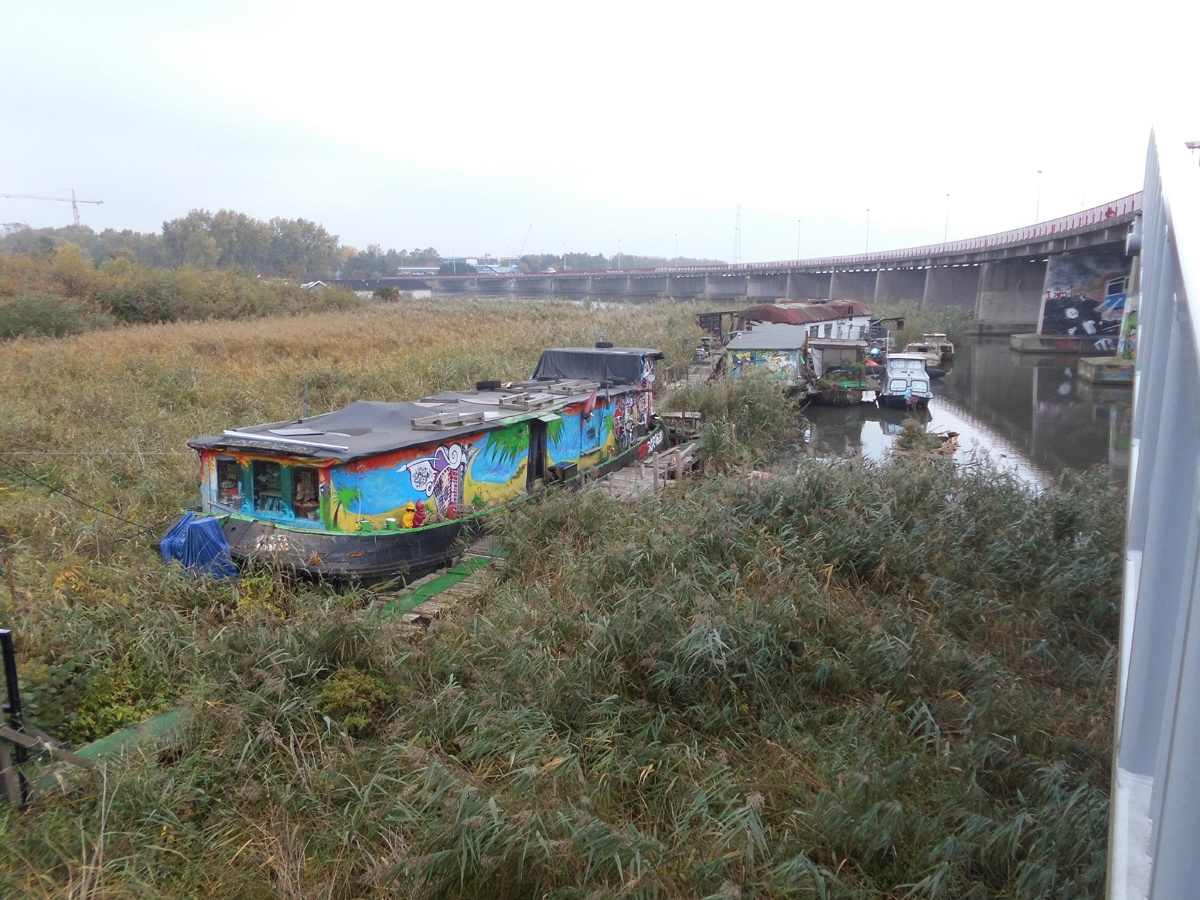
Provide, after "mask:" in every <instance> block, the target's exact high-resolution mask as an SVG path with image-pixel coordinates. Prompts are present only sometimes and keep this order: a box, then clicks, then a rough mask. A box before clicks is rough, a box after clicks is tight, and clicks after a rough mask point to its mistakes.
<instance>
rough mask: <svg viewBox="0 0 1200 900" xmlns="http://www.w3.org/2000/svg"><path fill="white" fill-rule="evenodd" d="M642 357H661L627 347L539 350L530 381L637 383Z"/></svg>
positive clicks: (654, 351) (655, 353)
mask: <svg viewBox="0 0 1200 900" xmlns="http://www.w3.org/2000/svg"><path fill="white" fill-rule="evenodd" d="M643 357H649V358H650V359H662V358H663V353H662V351H661V350H639V349H634V348H631V347H597V348H595V349H591V348H588V347H583V348H580V347H569V348H564V349H558V350H543V351H542V358H541V360H539V362H538V365H537V370H536V371H535V372H534V373H533V377H534V380H538V379H549V378H578V379H581V380H585V381H610V382H612V383H613V384H639V383H640V382H641V380H642V366H643V362H642V360H643Z"/></svg>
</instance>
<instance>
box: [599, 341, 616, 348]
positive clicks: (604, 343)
mask: <svg viewBox="0 0 1200 900" xmlns="http://www.w3.org/2000/svg"><path fill="white" fill-rule="evenodd" d="M612 345H613V342H612V341H596V346H597V347H599V348H601V349H604V348H607V347H611V346H612Z"/></svg>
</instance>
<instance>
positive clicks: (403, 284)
mask: <svg viewBox="0 0 1200 900" xmlns="http://www.w3.org/2000/svg"><path fill="white" fill-rule="evenodd" d="M325 284H335V285H337V286H338V287H343V288H346V289H347V290H350V291H354V293H356V294H358V296H360V297H373V296H375V291H377V290H378V289H379V288H395V289H396V290H397V291H399V292H400V293H401V294H402V295H404V296H407V297H412V298H413V299H415V300H420V299H423V298H426V297H432V296H433V288H432V287H430V286H429V282H427V281H422V280H421V279H420V278H331V279H328V280H326V281H324V282H321V281H313V282H310V283H309V284H306V285H304V286H305V287H306V288H308V287H313V286H316V285H325Z"/></svg>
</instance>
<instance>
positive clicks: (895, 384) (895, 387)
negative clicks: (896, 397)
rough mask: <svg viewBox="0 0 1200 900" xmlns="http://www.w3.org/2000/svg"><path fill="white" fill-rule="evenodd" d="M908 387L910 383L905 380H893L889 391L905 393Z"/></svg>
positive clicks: (889, 385)
mask: <svg viewBox="0 0 1200 900" xmlns="http://www.w3.org/2000/svg"><path fill="white" fill-rule="evenodd" d="M907 387H908V382H907V381H905V380H904V379H903V378H893V379H892V380H891V381H889V382H888V390H889V391H892V392H895V393H903V391H904V390H905V389H906V388H907Z"/></svg>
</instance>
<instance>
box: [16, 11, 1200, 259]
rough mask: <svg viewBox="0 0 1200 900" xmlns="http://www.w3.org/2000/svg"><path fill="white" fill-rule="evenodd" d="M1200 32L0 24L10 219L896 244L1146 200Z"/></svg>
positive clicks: (1136, 26)
mask: <svg viewBox="0 0 1200 900" xmlns="http://www.w3.org/2000/svg"><path fill="white" fill-rule="evenodd" d="M1196 33H1197V28H1196V21H1195V12H1194V7H1192V6H1191V4H1190V3H1185V2H1182V0H1179V2H1176V0H1149V2H1146V0H1139V2H1137V3H1127V2H1124V3H1116V2H1109V0H1089V2H1054V0H1012V2H1006V3H987V4H979V3H970V2H965V0H954V2H922V0H917V2H915V3H896V2H860V3H855V2H849V0H842V2H827V3H821V4H819V5H818V4H805V3H796V2H790V3H788V2H785V0H772V2H757V0H742V2H738V3H720V4H705V3H697V2H694V0H693V2H690V3H686V4H685V3H674V2H670V3H667V2H655V0H640V2H623V0H619V2H609V3H578V4H571V3H562V2H525V0H516V2H512V3H488V4H482V3H473V2H472V3H447V2H440V3H439V2H424V3H413V2H409V3H395V2H389V3H385V2H374V3H373V2H357V0H344V2H341V3H329V2H323V3H317V2H297V0H289V2H286V3H282V2H281V3H275V2H265V0H231V2H227V0H205V2H199V3H188V4H184V3H177V2H172V0H154V2H143V0H108V2H98V0H96V2H82V0H44V2H40V3H34V2H31V0H0V193H19V194H38V195H48V196H58V197H69V196H70V190H71V189H72V188H74V189H75V190H76V192H77V193H78V196H79V197H80V198H81V199H88V200H102V201H103V205H99V206H96V205H81V206H80V207H79V210H80V216H81V218H82V221H83V222H84V223H85V224H87V225H90V226H91V227H93V228H95V229H96V230H97V231H99V230H102V229H104V228H116V229H124V228H132V229H134V230H137V231H148V232H157V231H159V230H160V229H161V227H162V224H163V222H164V221H166V220H169V219H174V218H177V217H180V216H183V215H186V214H187V213H188V212H189V211H190V210H192V209H207V210H210V211H213V212H215V211H217V210H218V209H230V210H235V211H238V212H243V213H246V214H247V215H250V216H253V217H255V218H259V219H263V220H266V219H270V218H272V217H275V216H282V217H285V218H305V219H310V220H313V221H316V222H319V223H320V224H322V225H324V226H325V227H326V228H327V229H328V230H329V231H330V232H332V233H334V234H336V235H338V236H339V237H340V238H341V240H342V242H343V243H344V244H349V245H352V246H357V247H366V245H367V244H369V243H377V244H380V245H382V246H383V247H384V248H385V249H386V248H397V249H401V248H403V249H413V248H416V247H422V248H423V247H429V246H433V247H436V248H437V249H438V250H439V251H441V253H442V254H443V255H459V256H473V255H480V254H485V253H490V254H496V255H510V254H518V253H520V252H521V251H522V250H524V251H525V252H527V253H536V252H543V253H551V254H558V253H561V252H563V250H564V249H565V250H571V251H586V252H591V253H604V254H606V255H616V254H617V253H618V252H623V253H636V254H645V255H658V256H665V257H673V256H675V255H676V254H678V255H681V256H684V257H709V258H717V259H724V260H728V261H734V258H735V253H736V254H737V259H738V261H741V262H754V261H767V260H779V259H792V258H795V257H796V256H797V255H799V256H801V257H811V256H822V255H829V254H841V253H858V252H861V251H862V250H863V249H865V248H867V247H868V246H869V248H870V249H873V250H881V249H888V248H898V247H908V246H915V245H919V244H926V243H935V242H939V241H941V240H942V238H943V236H944V235H948V236H949V238H950V239H955V238H964V237H972V236H976V235H981V234H990V233H992V232H996V231H1002V230H1006V229H1008V228H1014V227H1018V226H1021V225H1026V224H1029V223H1031V222H1032V221H1034V217H1035V215H1037V217H1038V218H1039V219H1047V218H1052V217H1055V216H1060V215H1066V214H1068V213H1071V212H1075V211H1078V210H1079V209H1081V208H1084V207H1090V206H1096V205H1099V204H1101V203H1105V202H1107V201H1109V200H1113V199H1116V198H1118V197H1122V196H1124V195H1126V194H1130V193H1133V192H1134V191H1137V190H1140V189H1141V185H1142V179H1143V175H1144V172H1143V170H1144V166H1145V157H1146V148H1147V145H1148V142H1149V138H1150V133H1151V129H1152V128H1154V127H1159V128H1161V127H1163V122H1164V120H1165V119H1168V118H1169V119H1171V120H1172V122H1173V123H1174V127H1177V128H1179V127H1182V128H1185V129H1186V128H1188V127H1194V126H1197V125H1200V122H1198V121H1197V112H1198V111H1200V100H1198V98H1197V93H1198V92H1197V85H1198V83H1200V75H1198V74H1197V70H1196V68H1195V65H1194V58H1195V57H1194V49H1193V44H1194V40H1195V35H1196ZM1189 116H1190V117H1192V118H1191V119H1190V121H1189V119H1188V117H1189ZM1189 136H1191V137H1194V138H1195V137H1200V127H1197V128H1195V134H1192V135H1189ZM1039 170H1040V171H1041V174H1040V175H1039V174H1038V172H1039ZM947 195H949V196H947ZM867 210H870V212H869V213H868V212H867ZM7 222H23V223H27V224H29V225H31V226H33V227H43V226H60V225H67V224H70V223H71V207H70V204H69V203H59V202H49V201H37V200H12V199H2V198H0V223H7ZM797 249H798V250H799V254H797Z"/></svg>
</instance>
